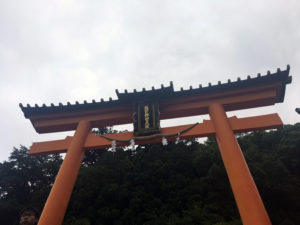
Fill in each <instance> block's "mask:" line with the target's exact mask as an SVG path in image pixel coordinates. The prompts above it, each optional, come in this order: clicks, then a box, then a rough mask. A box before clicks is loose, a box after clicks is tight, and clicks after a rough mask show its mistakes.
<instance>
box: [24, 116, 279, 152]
mask: <svg viewBox="0 0 300 225" xmlns="http://www.w3.org/2000/svg"><path fill="white" fill-rule="evenodd" d="M229 123H230V126H231V128H232V130H233V132H234V133H242V132H248V131H254V130H266V129H275V128H281V127H282V126H283V123H282V121H281V119H280V117H279V116H278V114H277V113H276V114H269V115H263V116H254V117H247V118H240V119H238V118H237V117H231V118H229ZM192 125H193V124H188V125H181V126H175V127H167V128H162V131H161V135H168V134H175V135H174V136H172V137H168V138H167V139H168V141H174V140H175V139H176V137H177V135H176V134H177V133H178V132H181V131H182V130H184V129H187V128H189V127H191V126H192ZM212 135H215V129H214V126H213V124H212V122H211V121H210V120H204V121H203V123H199V124H197V125H196V126H194V127H193V128H192V129H190V130H188V131H187V132H185V133H182V134H180V138H181V139H191V138H199V137H206V136H212ZM105 136H106V137H108V138H111V139H115V140H130V139H132V138H134V136H133V132H124V133H114V134H106V135H105ZM72 138H73V137H66V138H65V139H63V140H56V141H46V142H36V143H33V145H32V146H31V148H30V152H29V154H31V155H38V154H52V153H54V154H57V153H63V152H66V151H67V149H68V147H69V145H70V143H71V141H72ZM158 142H161V137H158V138H154V139H151V140H136V141H135V143H136V144H149V143H158ZM127 145H129V142H118V141H117V146H120V147H121V146H127ZM108 147H111V141H110V140H108V139H106V138H104V137H101V136H97V135H96V134H92V133H91V134H89V135H88V136H87V139H86V142H85V144H84V146H83V148H84V150H93V149H95V150H96V149H97V150H101V149H105V148H108Z"/></svg>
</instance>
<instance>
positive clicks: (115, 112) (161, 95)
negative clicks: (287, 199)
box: [20, 66, 291, 225]
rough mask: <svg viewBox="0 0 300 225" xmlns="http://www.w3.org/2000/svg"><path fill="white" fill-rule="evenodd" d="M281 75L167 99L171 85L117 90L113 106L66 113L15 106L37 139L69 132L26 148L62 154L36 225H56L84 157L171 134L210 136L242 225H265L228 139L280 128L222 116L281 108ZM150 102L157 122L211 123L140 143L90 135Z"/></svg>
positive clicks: (269, 121) (284, 75)
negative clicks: (70, 132)
mask: <svg viewBox="0 0 300 225" xmlns="http://www.w3.org/2000/svg"><path fill="white" fill-rule="evenodd" d="M289 69H290V68H289V66H288V67H287V69H286V70H284V71H280V70H279V69H278V70H277V72H276V73H273V74H271V73H270V72H268V73H267V75H265V76H261V75H260V74H258V76H257V77H256V78H251V77H250V76H248V78H247V79H246V80H241V79H240V78H238V80H237V81H235V82H231V81H230V80H228V83H225V84H221V82H219V83H218V84H217V85H211V84H209V85H208V86H207V87H203V88H202V87H201V86H199V88H196V89H193V88H192V87H191V88H190V89H189V90H183V89H181V90H180V91H174V90H173V84H172V83H171V84H170V86H169V87H164V86H162V87H161V88H160V89H154V88H152V90H145V89H143V91H141V92H136V91H134V92H132V93H128V92H127V90H125V93H119V92H118V90H116V93H117V96H118V100H112V99H110V100H109V101H103V100H101V101H100V102H96V101H93V102H92V103H87V102H86V101H85V102H84V103H83V104H79V103H78V102H76V104H74V105H71V104H70V103H68V104H67V105H62V104H61V103H60V104H59V105H58V106H54V105H53V104H52V105H51V106H46V105H43V106H42V107H39V106H38V105H35V107H31V106H30V105H27V107H24V106H23V105H22V104H20V107H21V109H22V111H23V112H24V115H25V117H26V118H28V119H30V121H31V123H32V124H33V127H34V128H35V130H36V131H37V132H38V133H48V132H59V131H67V130H76V131H75V135H74V136H73V137H67V138H66V139H64V140H57V141H48V142H41V143H33V145H32V147H31V149H30V154H33V155H34V154H50V153H61V152H67V154H66V157H65V159H64V161H63V163H62V165H61V168H60V170H59V172H58V175H57V177H56V180H55V182H54V185H53V187H52V190H51V192H50V194H49V197H48V199H47V202H46V204H45V207H44V209H43V212H42V215H41V217H40V220H39V223H38V225H61V224H62V222H63V218H64V215H65V212H66V209H67V206H68V202H69V199H70V196H71V193H72V190H73V187H74V184H75V181H76V178H77V175H78V171H79V168H80V165H81V162H82V159H83V156H84V151H86V150H90V149H95V148H96V149H104V148H107V147H109V146H111V145H112V140H117V146H125V145H128V140H130V139H135V140H136V142H135V143H136V144H145V143H154V142H158V141H160V137H166V138H167V139H168V140H169V141H171V140H175V138H176V135H175V136H174V135H171V134H177V133H181V132H182V131H183V130H186V132H184V133H181V134H180V137H181V138H197V137H205V136H212V135H215V136H216V138H217V141H218V145H219V148H220V152H221V156H222V159H223V162H224V165H225V168H226V172H227V175H228V178H229V181H230V185H231V188H232V191H233V194H234V197H235V201H236V203H237V207H238V210H239V212H240V216H241V219H242V222H243V224H244V225H253V224H255V225H268V224H271V222H270V219H269V217H268V214H267V212H266V210H265V207H264V205H263V202H262V200H261V198H260V195H259V192H258V190H257V188H256V185H255V183H254V181H253V178H252V176H251V173H250V171H249V169H248V166H247V164H246V161H245V159H244V156H243V153H242V151H241V149H240V147H239V145H238V143H237V140H236V138H235V136H234V133H240V132H247V131H253V130H262V129H272V128H279V127H282V125H283V124H282V121H281V119H280V118H279V116H278V115H277V114H270V115H264V116H256V117H248V118H242V119H238V118H236V117H232V118H227V116H226V111H232V110H239V109H249V108H253V107H261V106H268V105H273V104H275V103H278V102H283V99H284V95H285V87H286V84H288V83H291V77H290V76H289ZM153 100H154V101H155V102H156V103H155V104H156V105H155V107H156V106H157V105H159V113H160V118H161V119H170V118H177V117H187V116H194V115H203V114H209V115H210V118H211V120H205V121H203V123H199V124H195V125H182V126H177V127H169V128H162V129H161V130H160V129H159V133H158V134H152V135H150V136H143V137H141V136H135V134H136V133H133V132H126V133H117V134H108V135H103V136H101V137H100V136H96V135H95V134H92V133H90V132H91V129H92V128H94V127H104V126H113V125H119V124H127V123H131V122H132V117H133V115H134V107H133V105H134V104H135V103H136V102H141V101H148V102H149V101H153ZM143 107H144V105H143ZM145 107H146V108H147V110H146V111H145V117H144V120H145V124H144V125H145V126H146V127H147V126H148V127H149V124H150V123H149V115H150V114H151V113H150V111H148V105H146V106H145ZM146 108H145V109H146ZM150 109H151V108H150ZM153 109H154V106H153ZM148 112H149V113H148ZM151 115H152V116H153V115H154V113H152V114H151ZM134 118H135V117H134ZM153 121H154V120H153ZM153 124H154V122H153ZM151 132H153V131H151Z"/></svg>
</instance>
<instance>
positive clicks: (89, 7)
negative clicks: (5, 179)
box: [0, 0, 300, 161]
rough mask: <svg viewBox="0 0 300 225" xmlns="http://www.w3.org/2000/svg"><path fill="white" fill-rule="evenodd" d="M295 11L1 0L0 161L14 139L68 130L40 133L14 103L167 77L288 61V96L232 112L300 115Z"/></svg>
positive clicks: (211, 75)
mask: <svg viewBox="0 0 300 225" xmlns="http://www.w3.org/2000/svg"><path fill="white" fill-rule="evenodd" d="M299 17H300V3H299V1H296V0H291V1H270V0H267V1H258V0H255V1H251V2H250V1H248V2H244V1H233V0H232V1H226V2H225V1H218V0H214V1H209V2H208V1H171V0H169V1H168V0H166V1H151V2H150V1H133V0H132V1H129V0H128V1H84V2H83V1H75V0H74V1H72V0H65V1H58V0H57V1H38V2H36V1H32V0H29V1H14V0H13V1H1V2H0V32H1V35H0V76H1V83H0V100H1V115H2V116H1V119H0V124H1V125H2V127H5V129H2V131H0V135H1V137H2V148H3V150H2V151H1V154H0V161H1V160H5V159H7V157H8V155H9V153H10V152H11V150H12V147H13V146H16V147H18V146H19V145H20V144H23V145H26V146H29V145H31V143H32V142H34V141H39V140H49V139H51V138H58V137H60V138H64V136H65V135H66V134H65V133H63V134H58V135H37V134H36V133H35V131H34V130H33V128H32V126H31V124H30V122H29V121H28V120H26V119H25V118H24V117H23V115H22V113H21V110H20V109H19V108H18V104H19V103H20V102H22V103H25V104H26V103H30V104H34V103H38V104H42V103H46V104H47V105H49V104H50V103H52V102H53V103H55V104H58V103H59V102H63V103H66V102H67V101H71V102H75V101H76V100H78V101H81V102H82V101H83V100H88V101H91V100H92V99H96V100H99V99H100V98H105V99H107V98H108V97H113V98H116V96H115V93H114V90H115V89H117V88H118V89H119V90H121V91H122V90H123V89H129V90H132V89H134V88H136V89H138V90H141V89H142V87H146V88H148V89H149V88H151V86H155V87H159V86H160V84H165V85H168V84H169V81H171V80H172V81H173V82H174V86H175V88H176V89H179V88H180V87H181V86H183V87H184V88H188V87H189V86H190V85H193V86H194V87H195V86H198V84H203V85H207V83H208V82H212V83H217V81H218V80H221V81H226V80H227V79H228V78H230V79H236V78H237V77H238V76H241V77H242V78H245V77H246V76H247V75H248V74H250V75H253V76H255V75H256V73H258V72H261V73H262V74H264V73H266V71H267V70H272V71H275V70H276V68H277V67H281V68H285V67H286V64H287V63H290V64H291V73H292V75H293V76H294V77H293V79H294V80H293V83H292V84H291V85H289V86H288V87H287V92H286V99H285V102H284V103H282V104H278V105H276V106H274V107H265V108H262V109H253V110H249V111H245V112H244V111H240V112H233V113H229V114H230V115H231V114H236V115H238V116H248V115H252V114H253V115H257V114H264V113H269V112H279V114H280V116H281V117H282V119H283V121H284V122H285V123H295V122H299V115H297V114H296V113H294V108H295V107H299V100H298V98H299V97H298V96H299V84H300V81H299V78H298V75H297V74H298V71H299V65H300V64H299V61H300V60H299V59H300V57H299V56H300V55H299V39H300V32H299V29H298V28H299V23H300V22H299V21H300V18H299ZM201 118H202V117H196V118H192V119H190V120H200V119H201ZM186 121H187V120H178V123H185V122H186ZM175 123H177V121H175Z"/></svg>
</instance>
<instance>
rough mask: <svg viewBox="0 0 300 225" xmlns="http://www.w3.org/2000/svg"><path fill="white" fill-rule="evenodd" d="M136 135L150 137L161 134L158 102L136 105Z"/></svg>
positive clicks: (134, 117)
mask: <svg viewBox="0 0 300 225" xmlns="http://www.w3.org/2000/svg"><path fill="white" fill-rule="evenodd" d="M133 121H134V135H135V136H141V135H150V134H156V133H159V132H160V121H159V108H158V103H157V102H138V103H135V104H134V114H133Z"/></svg>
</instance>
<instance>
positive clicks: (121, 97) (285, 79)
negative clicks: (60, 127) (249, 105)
mask: <svg viewBox="0 0 300 225" xmlns="http://www.w3.org/2000/svg"><path fill="white" fill-rule="evenodd" d="M289 70H290V66H289V65H288V66H287V69H286V70H284V71H281V70H280V69H277V71H276V72H275V73H273V74H271V72H270V71H268V72H267V75H265V76H261V74H260V73H258V74H257V77H254V78H251V77H250V75H248V76H247V79H245V80H241V78H240V77H238V78H237V81H235V82H232V81H231V80H230V79H228V81H227V83H223V84H222V83H221V81H218V83H217V84H216V85H212V84H211V83H208V86H206V87H202V85H201V84H199V87H198V88H193V87H192V86H190V88H189V89H187V90H184V89H183V87H181V88H180V90H179V91H174V88H173V82H172V81H171V82H170V85H169V86H168V87H165V86H164V85H163V84H162V85H161V88H158V89H155V88H154V87H152V88H151V90H146V88H143V89H142V91H139V92H138V91H136V89H134V90H133V92H128V91H127V89H125V90H124V93H120V92H119V90H118V89H116V90H115V91H116V95H117V97H118V99H117V100H112V98H111V97H110V98H109V100H108V101H104V100H103V98H101V100H100V102H97V101H95V100H92V102H91V103H88V102H87V101H86V100H84V102H83V103H82V104H80V103H79V102H78V101H76V102H75V104H71V103H70V102H67V104H66V105H63V104H62V103H59V105H58V106H55V105H54V104H53V103H51V105H50V106H46V105H45V104H43V105H42V107H39V106H38V105H37V104H35V106H34V107H31V106H30V105H29V104H27V106H23V105H22V104H21V103H20V104H19V106H20V108H21V109H22V111H23V112H24V115H25V117H26V118H29V117H30V116H32V115H40V114H49V113H56V112H57V113H60V112H67V111H70V110H72V111H74V110H75V111H82V110H86V109H99V108H103V107H107V106H112V105H122V104H124V105H125V104H128V103H132V102H134V101H139V100H149V99H154V100H157V101H159V100H163V99H167V98H174V97H181V96H189V95H194V94H206V93H211V92H218V91H224V90H229V89H233V88H243V87H246V86H248V85H255V84H263V83H266V82H268V81H270V80H271V79H272V80H279V81H281V82H282V85H283V93H282V96H281V99H282V100H283V98H284V92H285V84H288V83H290V82H291V80H292V79H291V77H289Z"/></svg>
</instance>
